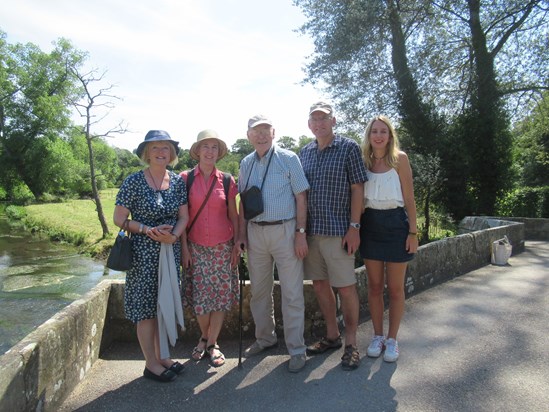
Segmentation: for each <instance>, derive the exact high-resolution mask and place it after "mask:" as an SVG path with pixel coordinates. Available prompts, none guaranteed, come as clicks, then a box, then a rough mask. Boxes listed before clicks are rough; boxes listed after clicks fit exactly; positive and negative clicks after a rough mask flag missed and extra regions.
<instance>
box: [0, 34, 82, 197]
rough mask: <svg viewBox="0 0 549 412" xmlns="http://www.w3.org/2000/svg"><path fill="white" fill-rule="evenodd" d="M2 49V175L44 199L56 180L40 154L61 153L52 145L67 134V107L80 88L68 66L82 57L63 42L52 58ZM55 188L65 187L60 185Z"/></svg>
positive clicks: (31, 48) (25, 49) (32, 50)
mask: <svg viewBox="0 0 549 412" xmlns="http://www.w3.org/2000/svg"><path fill="white" fill-rule="evenodd" d="M0 47H1V48H2V50H0V58H1V59H2V61H0V73H1V74H0V81H1V82H2V95H0V98H1V105H2V110H1V111H0V115H1V116H2V118H1V119H0V125H1V127H2V130H1V133H0V146H2V151H1V153H0V163H1V164H2V165H3V167H2V172H0V173H2V174H4V173H6V174H9V175H10V176H12V177H16V179H17V180H18V181H20V182H24V184H25V185H26V186H27V187H28V189H30V190H31V192H32V193H33V195H34V196H35V197H39V196H40V195H42V194H43V193H44V192H47V191H48V188H47V187H44V184H45V183H48V182H49V181H48V179H49V178H51V169H48V167H51V164H50V163H49V162H47V161H46V160H44V161H42V160H43V159H41V156H40V154H41V151H42V150H48V149H49V151H47V152H46V153H47V154H48V153H52V152H56V150H57V149H59V148H58V147H57V148H55V147H52V146H50V142H53V141H54V140H55V137H56V136H62V135H63V134H64V131H65V130H68V125H69V124H70V107H69V104H68V101H69V99H70V98H71V97H73V96H74V95H75V94H76V93H77V92H78V88H77V87H76V86H75V83H74V82H71V81H70V78H69V77H68V76H67V64H68V63H69V62H74V61H78V59H79V56H78V54H77V53H75V52H74V50H73V49H72V47H70V45H69V44H67V42H64V41H59V42H58V43H57V44H56V46H55V48H54V50H52V51H51V52H50V53H44V52H42V51H41V50H40V49H39V48H38V47H37V46H35V45H33V44H30V43H29V44H26V45H22V44H16V45H9V44H7V43H6V42H1V43H0ZM54 144H57V143H54ZM42 154H43V153H42ZM46 157H47V156H46ZM43 168H45V169H43ZM60 178H61V179H63V177H60ZM51 184H52V185H54V186H55V185H57V186H59V187H62V186H63V184H60V183H59V182H53V183H51ZM61 190H63V189H61Z"/></svg>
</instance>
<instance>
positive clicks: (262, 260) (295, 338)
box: [248, 219, 306, 355]
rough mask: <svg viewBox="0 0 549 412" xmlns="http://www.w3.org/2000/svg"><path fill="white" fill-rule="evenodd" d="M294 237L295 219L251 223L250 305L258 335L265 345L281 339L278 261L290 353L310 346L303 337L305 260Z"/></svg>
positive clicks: (285, 333) (249, 255)
mask: <svg viewBox="0 0 549 412" xmlns="http://www.w3.org/2000/svg"><path fill="white" fill-rule="evenodd" d="M294 237H295V219H293V220H288V221H286V222H284V223H282V224H279V225H273V226H259V225H257V224H255V223H252V222H250V223H248V271H249V273H250V283H251V291H252V298H251V301H250V308H251V310H252V316H253V318H254V322H255V337H256V339H257V342H258V343H259V344H260V345H261V346H263V347H267V346H271V345H273V344H275V343H276V341H277V336H276V332H275V318H274V304H273V286H274V277H273V269H274V266H273V265H274V264H275V263H276V267H277V270H278V279H279V281H280V290H281V295H282V319H283V322H284V339H285V341H286V347H287V348H288V353H289V354H290V355H298V354H302V353H305V349H306V347H305V340H304V338H303V331H304V327H305V302H304V298H303V261H302V260H300V259H298V258H297V257H296V255H295V251H294Z"/></svg>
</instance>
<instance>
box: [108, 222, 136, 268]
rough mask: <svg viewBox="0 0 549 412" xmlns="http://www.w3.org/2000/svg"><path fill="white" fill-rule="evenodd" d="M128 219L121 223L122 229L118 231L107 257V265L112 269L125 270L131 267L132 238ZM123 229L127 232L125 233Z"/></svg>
mask: <svg viewBox="0 0 549 412" xmlns="http://www.w3.org/2000/svg"><path fill="white" fill-rule="evenodd" d="M129 222H130V221H129V219H126V221H125V222H124V224H123V225H122V230H120V232H118V235H117V236H116V239H115V240H114V245H113V246H112V248H111V251H110V253H109V257H108V258H107V267H108V268H109V269H113V270H119V271H121V272H122V271H126V270H129V269H131V267H132V238H131V233H130V230H129V228H128V225H129ZM125 231H127V232H128V234H127V235H126V233H125Z"/></svg>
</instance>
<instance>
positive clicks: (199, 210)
mask: <svg viewBox="0 0 549 412" xmlns="http://www.w3.org/2000/svg"><path fill="white" fill-rule="evenodd" d="M216 180H217V176H214V179H213V181H212V184H211V186H210V190H208V193H207V194H206V197H205V198H204V201H203V202H202V205H200V209H198V212H196V215H194V219H193V221H192V222H191V224H190V225H189V227H188V228H187V233H189V232H190V231H191V229H192V228H193V225H194V223H195V222H196V219H198V215H200V212H202V209H204V206H206V202H207V201H208V199H209V198H210V195H211V194H212V190H213V188H214V186H215V182H216Z"/></svg>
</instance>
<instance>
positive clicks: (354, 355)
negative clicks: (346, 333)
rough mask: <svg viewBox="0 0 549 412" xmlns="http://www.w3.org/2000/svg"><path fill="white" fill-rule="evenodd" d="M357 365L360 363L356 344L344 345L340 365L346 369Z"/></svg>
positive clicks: (350, 369)
mask: <svg viewBox="0 0 549 412" xmlns="http://www.w3.org/2000/svg"><path fill="white" fill-rule="evenodd" d="M358 365H360V354H359V353H358V349H357V348H356V346H353V345H347V346H345V352H344V353H343V356H342V357H341V367H342V368H343V369H345V370H347V371H352V370H354V369H356V368H358Z"/></svg>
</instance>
